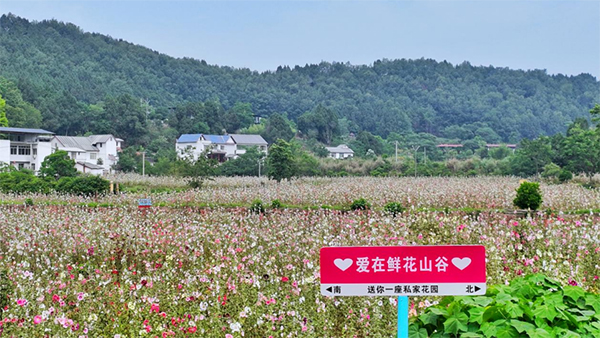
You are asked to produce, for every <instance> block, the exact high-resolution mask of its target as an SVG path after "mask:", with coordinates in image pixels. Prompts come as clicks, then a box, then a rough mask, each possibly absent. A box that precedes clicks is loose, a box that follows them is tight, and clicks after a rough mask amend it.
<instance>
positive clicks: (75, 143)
mask: <svg viewBox="0 0 600 338" xmlns="http://www.w3.org/2000/svg"><path fill="white" fill-rule="evenodd" d="M54 137H55V138H56V140H57V141H58V142H59V143H60V144H62V145H63V146H64V147H68V148H79V149H81V150H85V151H99V150H98V148H96V147H94V146H93V145H92V142H91V141H90V139H89V138H87V137H82V136H54Z"/></svg>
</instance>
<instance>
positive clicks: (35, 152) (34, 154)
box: [33, 148, 37, 156]
mask: <svg viewBox="0 0 600 338" xmlns="http://www.w3.org/2000/svg"><path fill="white" fill-rule="evenodd" d="M36 155H37V148H33V156H36Z"/></svg>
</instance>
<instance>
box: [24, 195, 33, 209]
mask: <svg viewBox="0 0 600 338" xmlns="http://www.w3.org/2000/svg"><path fill="white" fill-rule="evenodd" d="M25 205H26V206H28V207H32V206H33V199H31V198H29V197H28V198H26V199H25Z"/></svg>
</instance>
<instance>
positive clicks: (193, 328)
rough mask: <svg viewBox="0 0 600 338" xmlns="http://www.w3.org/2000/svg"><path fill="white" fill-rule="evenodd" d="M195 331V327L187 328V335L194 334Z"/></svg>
mask: <svg viewBox="0 0 600 338" xmlns="http://www.w3.org/2000/svg"><path fill="white" fill-rule="evenodd" d="M196 330H197V329H196V327H195V326H192V327H190V328H188V332H189V333H194V332H196Z"/></svg>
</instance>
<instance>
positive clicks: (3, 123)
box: [0, 95, 8, 127]
mask: <svg viewBox="0 0 600 338" xmlns="http://www.w3.org/2000/svg"><path fill="white" fill-rule="evenodd" d="M0 127H8V119H7V118H6V101H4V100H3V99H2V95H0Z"/></svg>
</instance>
